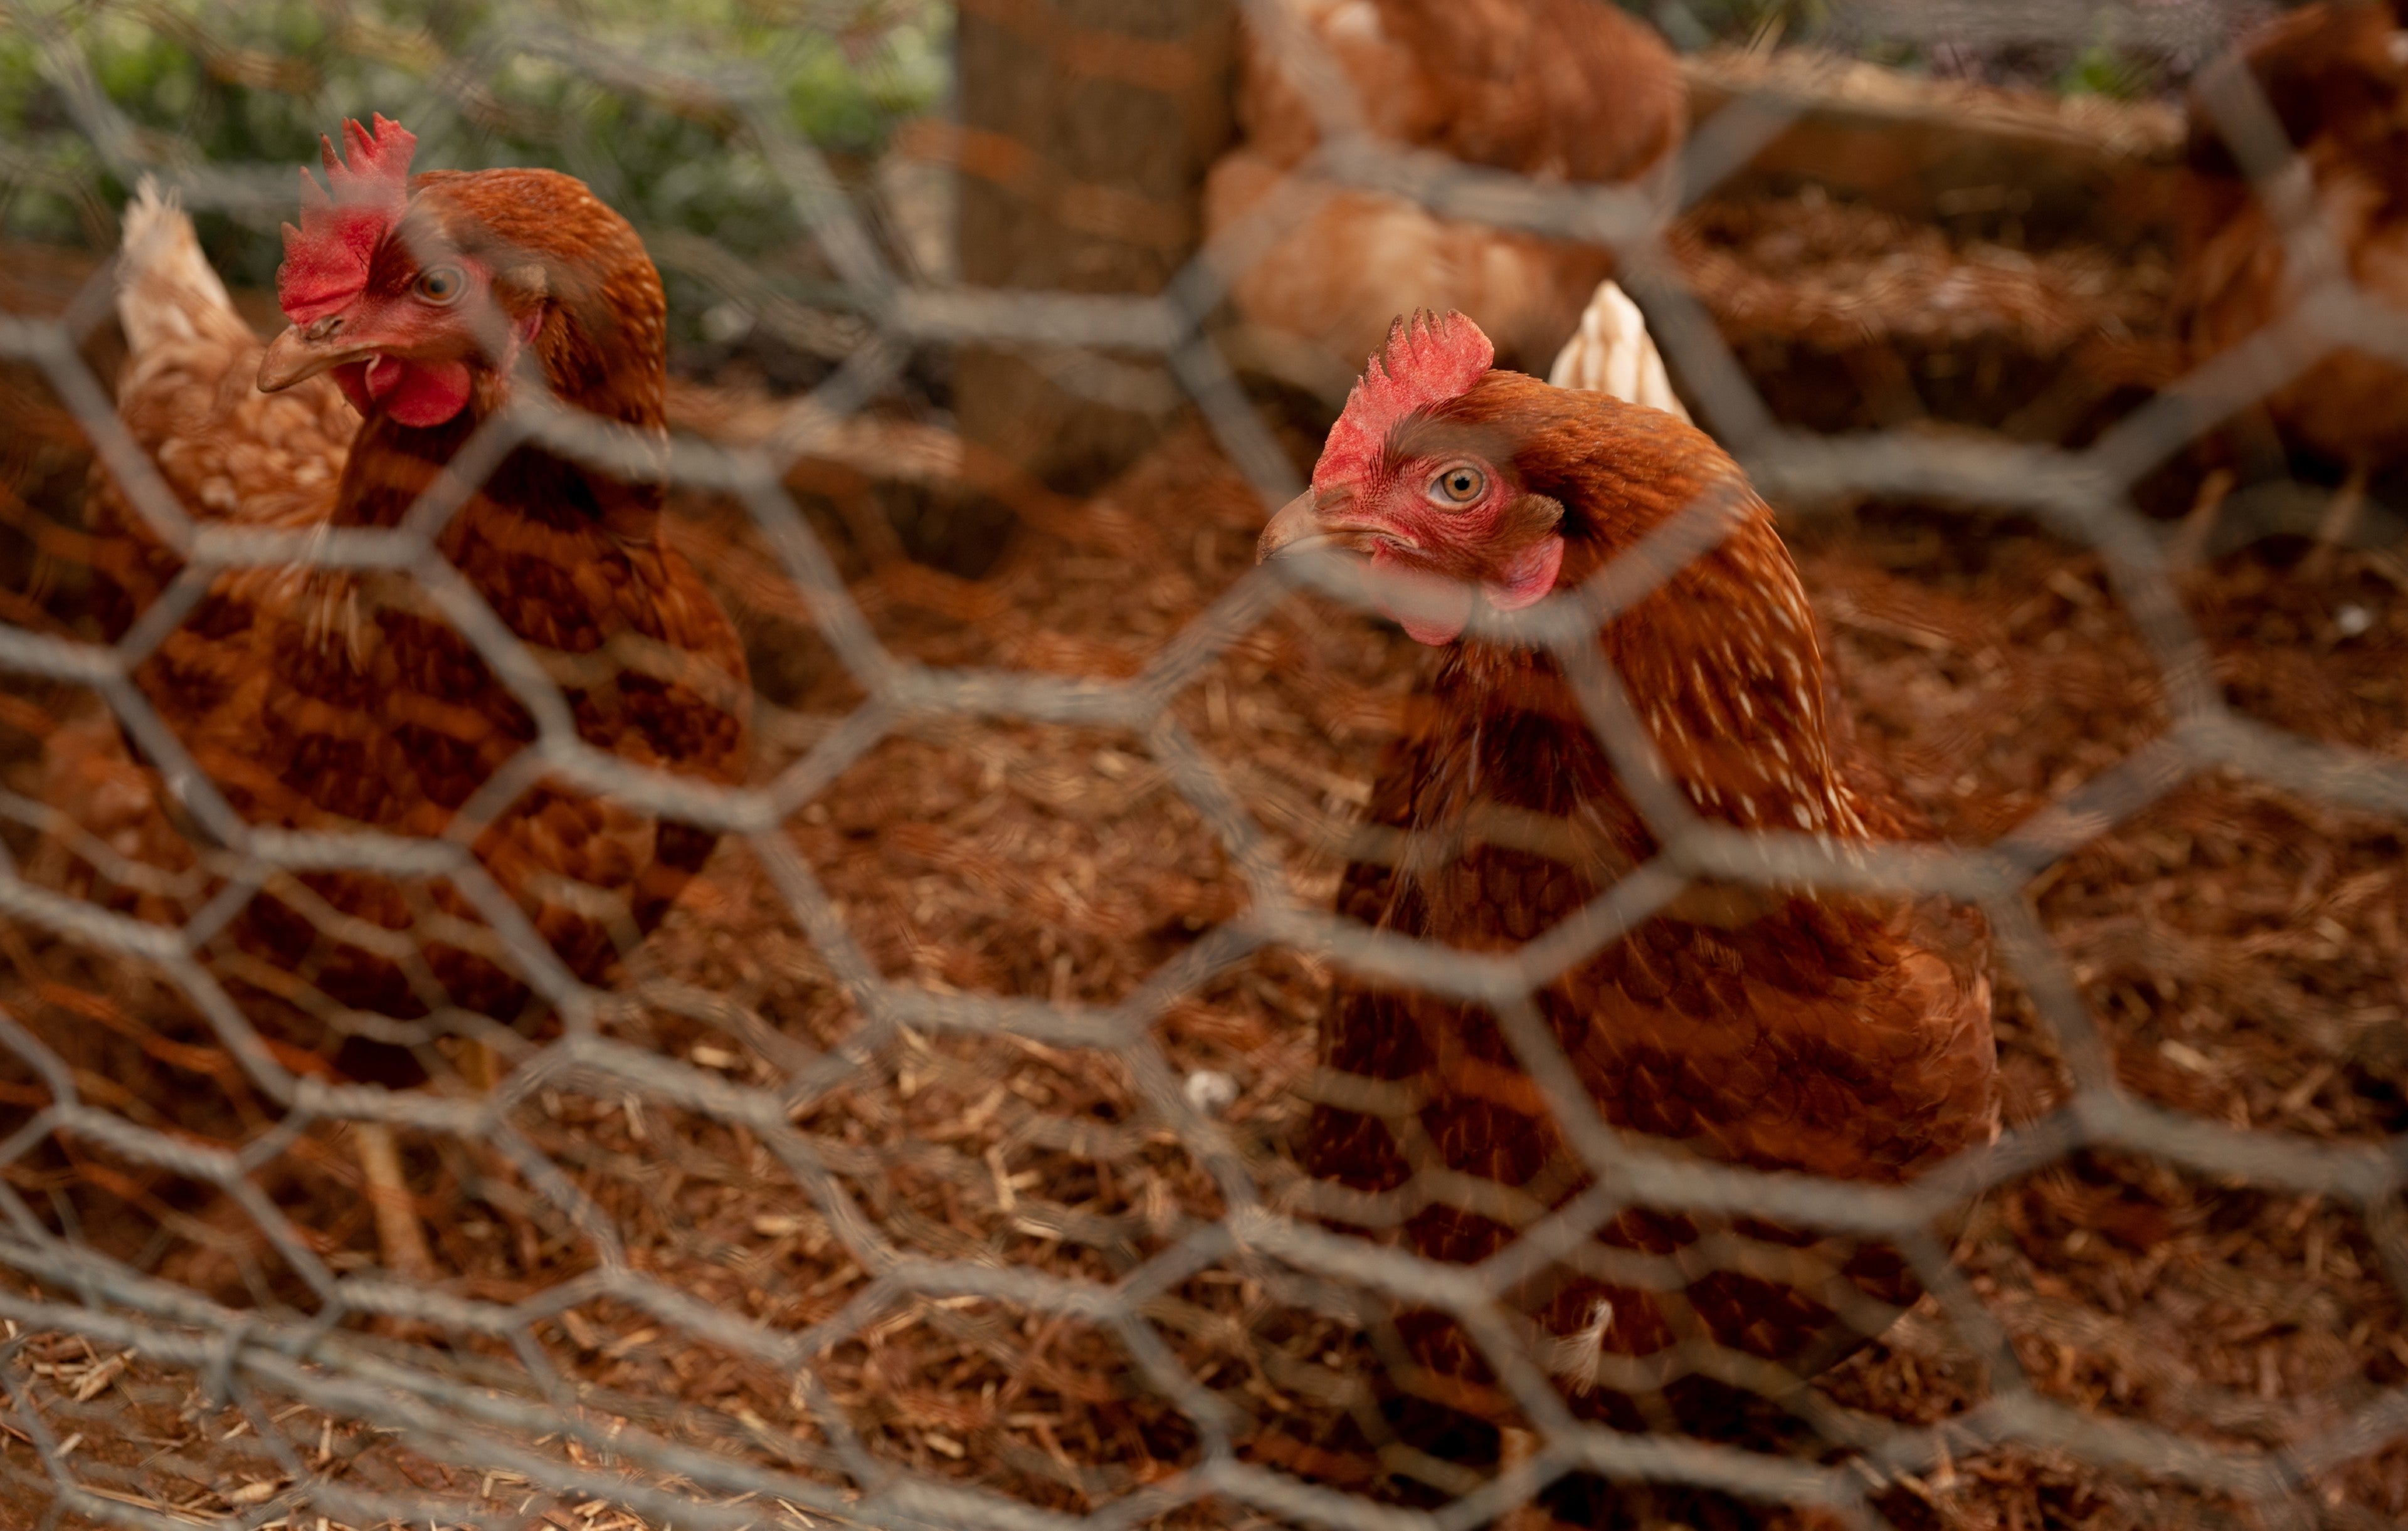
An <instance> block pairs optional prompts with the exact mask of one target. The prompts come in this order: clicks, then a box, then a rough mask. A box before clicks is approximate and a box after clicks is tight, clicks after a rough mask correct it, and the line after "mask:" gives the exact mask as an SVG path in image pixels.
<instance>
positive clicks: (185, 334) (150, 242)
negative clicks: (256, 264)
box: [117, 176, 251, 357]
mask: <svg viewBox="0 0 2408 1531" xmlns="http://www.w3.org/2000/svg"><path fill="white" fill-rule="evenodd" d="M117 318H118V322H120V323H122V324H123V325H124V326H125V343H126V346H127V348H128V349H129V350H131V351H133V353H134V354H135V355H136V356H137V357H138V356H141V355H142V354H144V353H145V352H147V351H155V350H157V349H158V348H159V347H161V346H163V345H165V344H168V343H170V342H172V341H178V340H214V341H222V342H224V343H226V344H229V345H237V346H238V345H248V344H250V343H251V327H250V326H249V325H247V324H245V323H244V322H242V316H241V315H240V314H237V313H236V312H235V308H234V300H233V299H232V298H230V297H228V296H227V295H226V290H225V283H224V282H222V281H220V280H219V279H218V274H217V272H216V271H214V270H212V269H211V268H210V266H209V262H208V257H207V256H206V255H203V254H202V253H201V242H200V240H199V239H197V238H195V237H194V236H193V221H192V220H191V219H189V218H187V217H185V216H184V209H183V208H182V207H179V205H178V204H177V201H176V197H175V193H171V192H163V191H161V190H160V189H159V183H158V182H157V181H155V180H153V179H150V177H149V176H145V177H143V178H142V180H141V184H139V185H138V186H136V188H135V191H134V200H133V201H132V202H130V203H128V204H126V207H125V226H124V236H123V238H122V240H121V242H120V244H119V246H118V253H117Z"/></svg>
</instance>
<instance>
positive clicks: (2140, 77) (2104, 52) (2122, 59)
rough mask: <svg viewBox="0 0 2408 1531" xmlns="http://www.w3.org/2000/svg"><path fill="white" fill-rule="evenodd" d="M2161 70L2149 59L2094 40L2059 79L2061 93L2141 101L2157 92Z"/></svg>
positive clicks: (2074, 58)
mask: <svg viewBox="0 0 2408 1531" xmlns="http://www.w3.org/2000/svg"><path fill="white" fill-rule="evenodd" d="M2159 74H2160V71H2159V70H2158V69H2157V67H2156V66H2155V65H2154V64H2151V63H2150V62H2149V61H2148V60H2146V59H2140V58H2135V57H2133V56H2132V55H2131V54H2130V53H2128V52H2126V51H2124V50H2119V49H2115V48H2111V47H2109V46H2107V45H2106V44H2105V43H2093V44H2092V45H2090V46H2089V47H2087V48H2085V49H2084V50H2081V51H2080V52H2078V53H2076V54H2074V56H2073V62H2072V63H2071V64H2067V65H2066V66H2065V69H2064V70H2063V72H2061V73H2060V74H2058V76H2057V80H2056V85H2057V93H2059V94H2061V95H2104V96H2112V97H2114V99H2115V100H2118V101H2137V100H2140V99H2142V98H2143V97H2145V96H2150V95H2154V94H2156V93H2157V91H2158V89H2159V85H2160V79H2159Z"/></svg>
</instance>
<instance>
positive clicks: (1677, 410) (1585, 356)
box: [1547, 280, 1689, 420]
mask: <svg viewBox="0 0 2408 1531" xmlns="http://www.w3.org/2000/svg"><path fill="white" fill-rule="evenodd" d="M1547 381H1549V382H1551V383H1553V384H1555V386H1556V387H1557V388H1580V389H1586V390H1588V391H1590V392H1593V393H1611V394H1613V396H1614V397H1616V398H1618V399H1625V400H1627V401H1628V402H1630V403H1632V404H1643V405H1646V406H1647V407H1648V408H1651V409H1661V410H1663V411H1664V412H1665V413H1666V414H1668V415H1678V416H1679V417H1680V418H1681V419H1683V420H1687V419H1688V418H1689V411H1688V410H1687V409H1685V408H1683V407H1682V404H1681V396H1680V395H1679V394H1677V393H1673V392H1672V379H1670V377H1668V376H1666V374H1665V371H1664V358H1663V356H1662V355H1661V354H1659V353H1658V352H1657V351H1656V341H1655V338H1654V337H1653V336H1650V335H1649V334H1648V333H1647V321H1646V319H1645V318H1644V317H1643V316H1642V315H1641V313H1640V312H1639V305H1637V304H1636V303H1633V302H1631V301H1630V298H1629V296H1628V295H1627V293H1624V292H1623V290H1622V289H1621V288H1619V287H1617V286H1615V285H1614V284H1613V282H1612V281H1611V280H1608V281H1601V282H1599V283H1598V284H1597V293H1596V295H1595V296H1593V297H1591V298H1590V299H1589V303H1588V308H1587V310H1586V311H1585V312H1584V313H1583V314H1582V315H1581V322H1580V333H1579V334H1577V335H1575V336H1572V337H1571V339H1570V340H1569V341H1567V342H1565V344H1564V349H1563V351H1562V352H1561V353H1560V354H1558V355H1557V356H1556V357H1555V367H1554V368H1553V369H1552V370H1551V371H1550V372H1549V373H1548V374H1547Z"/></svg>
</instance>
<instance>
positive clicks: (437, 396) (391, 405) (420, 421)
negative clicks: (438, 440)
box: [364, 356, 469, 430]
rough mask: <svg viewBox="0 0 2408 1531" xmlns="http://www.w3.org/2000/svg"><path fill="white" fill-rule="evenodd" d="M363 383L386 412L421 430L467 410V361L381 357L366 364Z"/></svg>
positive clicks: (397, 419) (398, 420)
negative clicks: (413, 360) (411, 359)
mask: <svg viewBox="0 0 2408 1531" xmlns="http://www.w3.org/2000/svg"><path fill="white" fill-rule="evenodd" d="M364 381H365V382H366V388H367V392H368V393H369V395H370V397H372V398H373V399H374V400H375V401H376V403H378V404H380V405H381V406H383V407H384V412H385V413H387V414H389V415H391V416H392V417H393V418H394V420H395V421H397V422H400V423H401V424H404V425H409V426H415V427H417V428H418V429H421V430H423V429H425V428H426V427H428V426H430V425H440V424H442V423H443V422H446V421H448V420H450V419H451V418H452V416H454V415H456V414H458V413H459V412H460V411H461V410H463V409H465V408H467V407H468V386H469V385H468V365H467V364H466V362H409V361H403V360H401V359H400V358H398V357H393V356H379V357H376V358H374V359H373V360H371V361H370V362H369V363H368V364H367V370H366V374H365V378H364Z"/></svg>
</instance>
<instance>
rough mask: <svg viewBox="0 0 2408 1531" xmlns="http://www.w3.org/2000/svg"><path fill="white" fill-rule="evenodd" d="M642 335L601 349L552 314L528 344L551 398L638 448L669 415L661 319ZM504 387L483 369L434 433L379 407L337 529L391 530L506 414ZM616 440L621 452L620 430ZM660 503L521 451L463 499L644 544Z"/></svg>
mask: <svg viewBox="0 0 2408 1531" xmlns="http://www.w3.org/2000/svg"><path fill="white" fill-rule="evenodd" d="M642 327H643V329H644V332H645V333H643V334H641V335H638V334H632V333H631V334H628V335H626V336H621V337H620V338H621V339H622V340H624V341H625V342H628V343H626V344H623V345H620V346H615V347H614V346H608V345H604V344H601V343H599V342H597V341H596V340H595V337H594V336H591V335H590V334H588V333H587V331H586V329H585V327H584V326H582V325H581V324H579V323H577V322H575V321H574V320H573V319H571V318H570V317H569V316H567V315H566V313H563V312H560V311H557V310H555V311H554V312H553V313H552V315H551V316H550V317H549V318H548V319H547V321H546V322H545V323H544V325H543V327H542V328H541V329H540V330H538V332H537V335H536V337H535V340H534V342H533V343H532V346H531V351H532V353H533V359H534V361H535V363H536V365H538V367H539V369H540V371H541V373H542V376H543V379H544V381H545V383H546V384H547V385H548V386H549V388H550V390H551V393H552V397H553V398H555V399H557V400H558V401H559V402H560V404H561V405H563V406H565V407H566V408H567V409H568V410H570V411H573V412H574V414H575V415H576V416H577V417H581V418H583V419H585V420H588V421H600V422H607V423H609V424H615V425H620V426H625V427H632V428H633V430H634V432H636V433H638V437H637V439H638V440H639V441H640V440H642V439H643V438H645V437H655V436H662V435H663V434H664V433H665V431H666V428H667V365H666V357H665V355H664V353H663V350H662V345H661V336H662V332H661V327H660V325H659V324H658V322H652V323H651V324H650V325H648V326H642ZM647 342H649V343H647ZM511 386H512V385H511V380H510V379H509V378H507V377H504V376H502V375H500V374H497V373H495V372H493V371H491V370H488V369H485V368H479V369H478V370H477V371H476V373H475V374H474V383H473V386H472V387H471V388H470V391H469V397H468V403H467V406H466V408H463V409H462V410H461V411H460V413H459V414H457V415H455V416H453V417H452V419H451V420H449V421H447V422H444V423H443V424H440V425H434V426H427V427H423V428H422V427H417V426H409V425H404V424H401V423H400V422H397V421H395V420H394V418H393V417H392V416H391V415H388V414H386V413H385V412H383V411H382V410H379V411H377V412H376V413H374V414H372V415H370V416H369V417H368V419H367V421H366V423H365V425H364V426H363V427H362V429H361V431H360V435H359V436H358V437H357V438H356V440H355V441H354V442H353V444H352V447H351V456H350V458H349V460H348V461H347V462H346V463H345V464H344V465H343V479H342V484H341V486H340V488H339V490H338V491H337V495H336V504H335V514H334V522H335V524H337V525H338V526H394V525H398V524H399V523H400V522H401V520H402V518H403V517H404V516H405V515H407V514H408V513H409V508H410V507H411V506H412V505H413V504H415V503H416V502H417V501H418V500H419V498H420V496H422V495H423V494H425V493H426V492H427V490H428V489H430V488H431V487H433V486H434V484H435V483H436V481H437V475H438V474H439V473H440V472H441V470H442V469H443V468H444V467H445V466H446V465H450V464H452V462H454V461H455V460H457V459H458V457H459V455H460V453H461V451H462V449H464V448H465V447H466V445H467V444H468V442H469V440H470V438H471V437H472V436H475V435H476V433H477V431H478V429H479V428H480V426H482V425H484V424H485V423H486V422H488V421H490V420H492V419H494V418H495V417H496V416H498V415H500V414H501V413H502V412H503V411H504V410H505V409H506V408H508V406H509V396H510V390H511ZM616 434H617V435H618V436H619V437H620V440H621V442H622V443H623V444H624V441H625V439H626V436H627V433H625V432H620V433H616ZM662 498H663V490H662V485H661V483H660V482H659V480H658V479H646V478H638V477H633V476H630V477H622V476H621V475H619V474H615V473H613V472H611V471H609V470H608V469H606V468H603V467H597V466H589V465H586V464H585V463H583V462H581V461H578V460H576V459H575V458H572V457H569V456H566V455H564V454H562V453H559V452H555V451H552V450H550V449H549V448H546V447H544V446H541V445H538V444H534V443H529V444H527V445H523V446H520V447H517V448H515V449H513V450H512V451H509V453H508V454H507V455H506V456H505V457H504V458H503V459H502V461H501V462H499V463H498V464H495V465H494V466H493V467H492V468H491V469H490V471H488V472H487V473H486V474H485V475H484V477H483V479H482V481H481V483H480V485H478V486H477V489H476V493H475V494H474V495H473V496H472V499H471V502H470V503H471V507H472V508H475V509H477V510H480V511H500V512H503V513H506V514H512V513H514V514H519V515H524V516H528V517H531V518H533V519H535V520H537V521H539V522H543V523H545V524H547V525H551V526H554V527H558V528H561V529H564V530H573V529H578V528H580V527H583V526H591V527H594V528H596V529H599V530H601V531H605V532H608V533H609V534H610V535H612V536H614V537H620V538H624V539H626V540H632V541H649V540H650V539H651V538H652V535H653V534H654V532H655V531H656V529H657V526H658V522H659V516H660V509H661V504H662Z"/></svg>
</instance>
